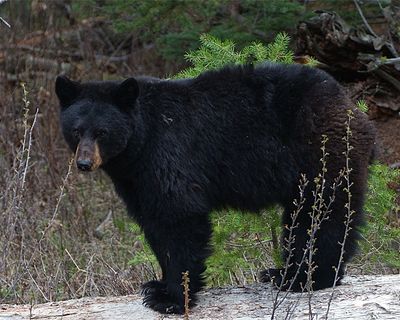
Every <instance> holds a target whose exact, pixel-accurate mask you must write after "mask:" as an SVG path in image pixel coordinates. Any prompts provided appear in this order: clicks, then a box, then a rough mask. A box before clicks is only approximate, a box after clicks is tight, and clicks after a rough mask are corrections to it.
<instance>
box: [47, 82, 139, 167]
mask: <svg viewBox="0 0 400 320" xmlns="http://www.w3.org/2000/svg"><path fill="white" fill-rule="evenodd" d="M55 91H56V94H57V96H58V99H59V101H60V106H61V115H60V120H61V127H62V132H63V134H64V137H65V140H66V141H67V143H68V145H69V147H70V148H71V150H72V151H73V152H75V162H76V166H77V167H78V169H80V170H82V171H92V170H95V169H97V168H99V167H100V166H102V165H104V164H106V163H107V162H108V161H110V159H112V158H114V157H116V156H118V155H119V154H120V153H121V152H123V151H124V150H125V149H126V147H127V144H128V141H129V139H130V138H131V136H132V133H133V129H134V118H135V108H136V106H137V97H138V95H139V86H138V83H137V81H136V80H135V79H134V78H129V79H127V80H125V81H123V82H118V81H104V82H88V83H82V84H81V83H78V82H75V81H71V80H69V79H68V78H66V77H64V76H59V77H57V80H56V85H55Z"/></svg>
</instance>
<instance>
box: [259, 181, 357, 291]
mask: <svg viewBox="0 0 400 320" xmlns="http://www.w3.org/2000/svg"><path fill="white" fill-rule="evenodd" d="M342 189H343V186H342V187H341V190H337V192H336V196H335V200H334V202H333V203H332V204H331V211H330V212H329V213H326V212H325V213H324V211H323V210H322V211H321V212H318V210H317V211H315V212H314V218H313V217H312V214H310V213H311V212H313V206H314V202H313V201H312V200H310V199H313V195H312V193H311V192H309V193H308V195H306V197H307V199H308V200H306V202H305V203H304V206H303V209H302V210H301V211H300V213H299V215H298V216H297V219H296V221H294V222H293V221H292V217H293V212H294V210H295V208H293V206H291V207H289V208H288V209H286V210H285V213H284V216H283V225H284V231H283V239H282V241H283V247H284V249H283V262H284V263H285V264H286V265H287V267H286V269H285V267H284V268H283V269H269V270H265V271H263V272H261V273H260V280H261V281H263V282H270V281H272V282H273V283H274V284H275V285H276V286H277V287H278V288H280V289H282V290H293V291H304V290H311V288H312V290H319V289H324V288H327V287H332V286H333V285H334V284H335V283H336V284H340V279H341V278H342V277H343V273H344V266H345V264H346V263H347V262H348V261H349V260H350V259H351V257H352V256H353V255H354V254H355V252H356V249H357V240H358V238H359V233H358V228H359V227H360V225H362V221H363V217H362V203H363V192H361V191H360V188H357V187H355V188H353V190H352V200H351V205H350V210H354V213H353V214H352V215H351V217H350V220H347V215H348V212H349V211H348V208H347V206H346V203H347V202H348V199H347V193H346V192H344V191H343V190H342ZM357 189H358V190H357ZM325 201H326V203H329V201H330V200H329V197H328V196H326V197H325ZM318 221H320V222H319V223H318ZM346 223H348V226H347V227H346ZM313 224H314V227H312V225H313ZM291 226H293V227H292V228H290V227H291ZM290 229H291V230H290ZM346 230H347V231H346ZM345 234H346V236H345ZM343 242H344V246H342V243H343ZM340 259H342V261H341V262H340V263H339V260H340ZM310 262H311V263H310ZM338 266H339V269H338V270H337V267H338Z"/></svg>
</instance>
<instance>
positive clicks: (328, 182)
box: [55, 63, 375, 313]
mask: <svg viewBox="0 0 400 320" xmlns="http://www.w3.org/2000/svg"><path fill="white" fill-rule="evenodd" d="M55 88H56V93H57V96H58V98H59V100H60V105H61V124H62V131H63V134H64V136H65V139H66V141H67V143H68V144H69V146H70V148H71V149H72V150H73V151H74V152H76V165H77V167H78V168H79V169H80V170H83V171H92V170H94V169H96V168H102V169H103V170H104V171H105V172H106V173H107V174H108V175H109V176H110V177H111V180H112V181H113V183H114V185H115V189H116V191H117V193H118V195H119V196H121V197H122V199H123V200H124V202H125V203H126V206H127V209H128V212H129V214H130V216H132V217H133V218H134V219H135V220H136V221H137V223H138V224H139V225H140V227H141V228H142V230H143V232H144V234H145V237H146V239H147V241H148V243H149V244H150V246H151V248H152V250H153V251H154V254H155V255H156V257H157V259H158V262H159V264H160V266H161V269H162V278H161V279H160V280H154V281H150V282H148V283H146V284H144V285H143V291H142V292H143V294H144V304H145V305H146V306H148V307H150V308H152V309H154V310H157V311H159V312H162V313H182V312H183V311H184V295H183V288H182V285H181V283H182V272H185V271H189V277H190V295H191V300H192V302H193V301H194V300H195V293H196V292H198V291H199V290H200V289H201V288H202V286H203V284H204V279H203V277H202V273H203V272H204V270H205V265H204V261H205V259H206V258H207V257H208V256H209V255H210V254H211V248H210V244H209V240H210V236H211V232H212V227H211V224H210V218H209V214H210V211H212V210H214V209H221V208H224V207H231V208H237V209H240V210H243V211H251V212H255V213H257V212H259V211H260V210H261V209H262V208H265V207H266V206H268V205H270V204H272V203H277V204H280V205H281V206H282V207H283V208H284V214H283V218H282V220H283V221H282V223H283V225H284V226H285V227H284V228H283V230H284V231H283V235H282V241H283V243H286V245H285V246H284V249H283V255H284V260H286V259H287V260H288V261H289V264H288V268H287V270H286V277H285V279H287V280H284V279H282V278H283V277H282V276H283V272H282V270H279V269H269V270H266V271H263V272H261V281H273V282H274V283H275V285H277V286H280V287H281V288H282V289H290V290H294V291H300V290H302V289H303V288H304V287H305V286H306V284H307V275H310V273H308V274H307V268H308V266H307V264H308V265H310V263H311V265H312V267H313V269H314V271H313V272H312V275H311V276H312V278H311V279H312V282H311V283H312V288H313V289H314V290H318V289H322V288H326V287H330V286H332V285H333V284H334V282H335V278H338V279H339V280H340V278H342V276H343V272H344V263H346V262H348V261H349V259H350V258H351V257H352V256H353V255H354V253H355V251H356V245H357V243H356V242H357V239H358V232H359V230H358V229H359V226H360V225H362V223H363V213H362V207H363V201H364V195H365V191H366V181H367V173H368V164H369V162H370V160H371V158H372V156H373V150H374V140H375V133H374V132H375V131H374V128H373V126H372V125H371V123H370V122H369V121H368V120H367V117H366V115H364V114H363V113H362V112H360V111H358V110H357V109H356V108H354V107H353V106H352V105H351V103H350V102H349V101H348V99H347V98H346V97H345V95H344V93H343V91H342V89H341V87H340V86H339V84H338V83H337V82H336V81H335V80H334V79H333V78H332V77H331V76H329V75H328V74H326V73H325V72H323V71H321V70H318V69H314V68H310V67H306V66H301V65H279V64H270V63H265V64H263V65H260V66H257V67H253V66H228V67H225V68H222V69H221V70H216V71H208V72H205V73H203V74H201V75H200V76H198V77H196V78H191V79H185V80H161V79H155V78H148V77H137V78H129V79H127V80H125V81H104V82H88V83H82V84H80V83H77V82H74V81H71V80H69V79H67V78H66V77H58V78H57V80H56V86H55ZM348 110H352V113H353V115H352V117H353V119H352V120H351V123H350V129H351V130H350V131H351V134H349V132H348V131H346V127H348V125H346V122H347V120H348V117H349V114H348ZM346 134H347V136H348V137H349V139H350V140H349V141H348V142H349V144H350V145H351V148H348V149H349V151H350V153H349V155H350V156H349V157H347V160H348V165H349V167H350V168H351V173H350V178H351V183H352V185H351V201H350V205H351V210H354V214H353V215H352V217H351V219H350V220H349V222H350V224H349V225H348V226H347V231H346V220H347V219H346V215H347V213H348V211H349V208H348V206H347V205H346V203H348V202H349V193H348V192H345V183H342V184H340V183H337V184H339V185H340V187H339V186H337V187H336V188H332V185H333V183H335V181H336V182H337V177H338V176H339V174H340V172H342V173H343V170H342V169H343V168H345V167H346V156H345V155H344V154H343V153H344V152H345V151H346V150H347V149H346V148H347V147H346V141H344V140H343V137H345V136H346ZM323 136H327V138H328V141H327V142H326V144H325V146H326V150H325V151H326V152H327V153H328V154H327V156H326V157H327V158H326V170H325V171H326V172H325V173H324V176H325V180H324V183H325V188H324V191H323V193H322V195H323V197H322V198H323V199H324V200H325V207H327V208H325V211H326V212H329V217H324V218H323V219H322V218H321V217H319V218H318V219H320V220H322V221H321V223H320V225H319V227H318V228H317V229H316V230H315V231H316V234H314V236H315V237H314V246H313V250H312V251H313V255H312V262H311V261H310V259H309V255H308V254H307V257H308V258H307V259H304V256H305V252H307V248H309V245H308V244H307V243H310V242H309V241H310V234H311V233H312V232H310V230H311V229H312V227H311V225H312V224H313V222H312V221H313V220H315V217H314V218H313V217H312V215H311V214H310V212H312V211H313V210H314V209H315V206H314V204H315V199H314V196H315V193H313V191H315V186H316V184H317V182H315V181H316V180H315V177H317V176H318V174H319V173H320V172H321V165H322V164H321V155H322V152H321V139H322V137H323ZM350 149H351V150H350ZM302 175H305V176H306V177H307V179H308V180H309V181H310V183H309V184H308V185H307V187H306V188H305V191H304V195H303V202H302V205H301V207H302V208H301V210H300V212H298V216H297V218H296V221H295V223H292V218H293V217H294V215H293V212H294V210H296V208H297V207H296V205H295V204H294V200H295V199H298V198H299V180H300V177H301V176H302ZM333 196H334V201H333V203H331V202H332V201H330V200H331V199H332V197H333ZM320 203H321V202H320ZM328 203H329V208H328ZM297 209H298V208H297ZM317 214H318V213H317ZM314 222H315V221H314ZM291 225H293V228H288V227H287V226H291ZM289 229H291V230H292V231H291V232H292V234H291V236H290V231H289ZM345 233H348V234H347V236H346V241H345V246H344V251H342V250H341V246H340V244H339V243H340V242H343V238H344V235H345ZM289 237H291V239H292V242H293V243H292V249H289V248H288V246H287V242H288V238H289ZM341 256H342V259H343V263H342V264H341V267H340V269H339V270H337V272H338V273H337V277H336V276H335V267H336V266H337V265H338V261H339V260H340V259H341V258H340V257H341ZM305 260H306V261H307V263H305V262H304V261H305ZM283 280H284V281H283ZM289 283H290V285H288V284H289ZM308 283H310V282H308Z"/></svg>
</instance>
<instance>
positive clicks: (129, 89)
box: [114, 78, 139, 110]
mask: <svg viewBox="0 0 400 320" xmlns="http://www.w3.org/2000/svg"><path fill="white" fill-rule="evenodd" d="M138 96H139V85H138V83H137V81H136V79H135V78H128V79H126V80H125V81H123V82H122V83H121V84H120V85H118V87H117V88H116V89H115V91H114V101H115V103H116V104H117V105H118V106H119V107H121V108H123V109H125V110H129V109H130V108H132V107H133V106H134V105H135V102H136V99H137V97H138Z"/></svg>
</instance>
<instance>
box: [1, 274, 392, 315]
mask: <svg viewBox="0 0 400 320" xmlns="http://www.w3.org/2000/svg"><path fill="white" fill-rule="evenodd" d="M276 294H277V291H276V290H272V289H271V286H270V285H269V284H254V285H249V286H245V287H226V288H216V289H209V290H206V291H204V292H202V293H201V294H199V302H198V306H197V307H195V308H193V309H192V310H190V313H189V319H193V320H194V319H215V320H219V319H221V320H222V319H224V320H227V319H241V320H245V319H248V320H250V319H270V318H271V314H272V311H273V301H274V297H275V296H276ZM284 295H285V293H284V292H281V293H280V297H283V296H284ZM331 295H332V289H326V290H321V291H318V292H314V293H313V294H312V297H311V303H309V296H308V294H307V293H303V294H300V293H289V294H288V295H287V297H286V298H285V299H284V301H283V302H282V304H281V305H280V306H279V307H278V308H277V309H276V312H275V318H274V319H296V320H297V319H299V320H302V319H311V318H312V319H326V318H325V314H326V310H327V306H328V303H329V300H330V297H331ZM310 308H311V311H312V315H311V316H310V312H309V310H310ZM182 318H183V316H174V315H170V316H165V317H162V316H161V315H159V314H158V313H155V312H153V311H152V310H150V309H148V308H145V307H144V306H142V303H141V297H140V296H139V295H137V294H134V295H129V296H123V297H102V298H82V299H77V300H69V301H62V302H50V303H45V304H40V305H33V306H29V305H0V319H9V320H17V319H62V320H64V319H65V320H77V319H86V320H91V319H110V320H111V319H113V320H122V319H141V320H146V319H182ZM399 318H400V275H389V276H358V277H354V276H353V277H347V278H345V280H344V284H343V285H341V286H339V287H337V288H336V289H335V290H334V294H333V299H332V301H331V305H330V311H329V315H328V319H340V320H345V319H360V320H362V319H393V320H394V319H396V320H397V319H399Z"/></svg>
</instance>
